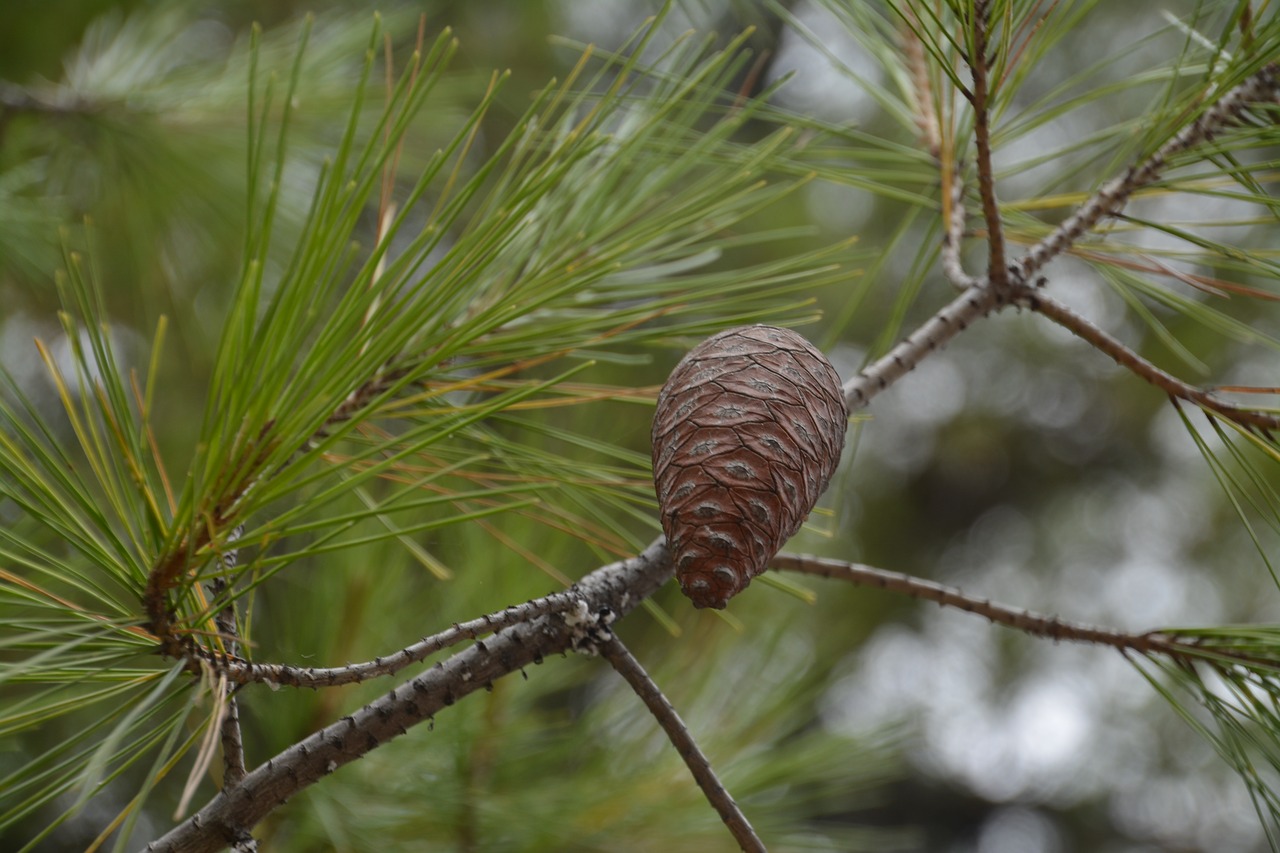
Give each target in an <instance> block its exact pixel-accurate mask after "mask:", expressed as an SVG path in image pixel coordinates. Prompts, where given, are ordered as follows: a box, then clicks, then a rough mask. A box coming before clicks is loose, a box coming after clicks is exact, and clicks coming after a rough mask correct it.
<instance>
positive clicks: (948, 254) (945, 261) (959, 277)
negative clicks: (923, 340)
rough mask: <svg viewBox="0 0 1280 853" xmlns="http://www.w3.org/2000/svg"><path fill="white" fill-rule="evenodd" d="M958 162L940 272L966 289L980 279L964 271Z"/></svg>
mask: <svg viewBox="0 0 1280 853" xmlns="http://www.w3.org/2000/svg"><path fill="white" fill-rule="evenodd" d="M960 172H961V169H960V164H959V163H956V164H954V172H953V174H952V175H951V199H950V204H949V205H948V206H947V233H946V236H945V237H943V239H942V274H943V275H944V276H946V278H947V281H949V282H951V284H952V285H954V286H955V287H956V289H957V290H967V289H969V288H970V287H975V286H977V285H978V284H980V283H981V282H980V280H979V279H976V278H974V277H973V276H971V275H969V274H968V273H966V272H965V271H964V264H963V263H962V262H961V260H960V249H961V246H962V245H963V242H964V220H965V209H964V178H962V177H961V176H960Z"/></svg>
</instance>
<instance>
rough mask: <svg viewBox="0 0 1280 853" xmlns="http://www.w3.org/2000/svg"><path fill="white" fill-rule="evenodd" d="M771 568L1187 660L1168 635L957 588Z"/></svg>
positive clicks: (1055, 635) (832, 565)
mask: <svg viewBox="0 0 1280 853" xmlns="http://www.w3.org/2000/svg"><path fill="white" fill-rule="evenodd" d="M772 565H773V568H775V569H786V570H787V571H792V572H800V573H802V574H808V575H820V576H822V577H826V578H834V579H836V580H843V581H849V582H850V583H854V584H857V585H858V586H872V587H876V588H877V589H884V590H888V591H890V592H896V593H899V594H901V595H906V596H910V597H911V598H915V599H919V600H921V601H931V602H933V603H935V604H938V605H940V606H943V607H955V608H958V609H960V610H963V611H964V612H966V613H973V614H975V615H978V616H982V617H985V618H986V619H988V620H990V621H991V622H994V623H996V624H998V625H1004V626H1006V627H1009V628H1013V629H1015V630H1018V631H1022V632H1023V633H1025V634H1031V635H1032V636H1036V637H1048V638H1049V639H1051V640H1054V641H1055V642H1057V641H1063V640H1065V641H1067V642H1075V643H1092V644H1095V645H1104V646H1111V647H1112V648H1116V649H1119V650H1120V651H1123V652H1137V653H1139V654H1144V655H1145V654H1151V653H1153V652H1162V653H1165V654H1170V655H1175V656H1183V655H1185V654H1186V650H1185V649H1184V648H1183V645H1184V644H1181V643H1178V642H1177V641H1175V640H1174V639H1173V638H1172V637H1169V636H1167V635H1165V634H1160V633H1144V634H1130V633H1126V632H1124V631H1118V630H1116V629H1114V628H1101V627H1097V626H1094V625H1085V624H1083V623H1079V622H1069V621H1067V620H1065V619H1061V618H1059V617H1057V616H1044V615H1041V614H1039V613H1033V612H1031V611H1029V610H1021V609H1018V608H1015V607H1007V606H1005V605H1003V604H996V603H995V602H992V601H990V600H988V599H985V598H978V597H976V596H972V595H969V594H967V593H965V592H963V591H962V590H960V589H957V588H956V587H951V586H943V585H942V584H939V583H934V582H933V581H929V580H924V579H923V578H917V577H912V576H911V575H904V574H901V573H899V572H890V571H886V570H885V569H877V568H874V567H872V566H864V565H861V564H859V563H849V562H845V561H844V560H833V559H829V558H827V557H815V556H812V555H810V554H778V555H777V556H775V557H774V558H773V563H772Z"/></svg>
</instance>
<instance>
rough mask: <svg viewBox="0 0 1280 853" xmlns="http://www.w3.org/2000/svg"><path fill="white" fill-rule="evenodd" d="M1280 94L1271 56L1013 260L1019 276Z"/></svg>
mask: <svg viewBox="0 0 1280 853" xmlns="http://www.w3.org/2000/svg"><path fill="white" fill-rule="evenodd" d="M1278 94H1280V63H1276V62H1272V63H1269V64H1267V65H1265V66H1263V67H1262V68H1261V69H1259V70H1258V71H1257V72H1256V73H1254V74H1253V75H1252V76H1251V77H1249V78H1248V79H1246V80H1245V81H1244V82H1243V83H1241V84H1239V85H1238V86H1236V87H1234V88H1232V89H1231V90H1229V91H1228V92H1227V93H1226V94H1225V95H1223V96H1222V97H1221V98H1220V99H1219V100H1218V102H1217V103H1216V104H1214V105H1213V106H1212V107H1210V108H1209V109H1207V110H1205V111H1204V113H1203V114H1201V116H1200V117H1199V118H1198V119H1196V120H1195V121H1193V122H1192V123H1191V124H1189V125H1187V126H1186V127H1184V128H1183V129H1182V131H1181V132H1179V133H1178V134H1177V135H1176V136H1174V138H1173V139H1171V140H1169V141H1168V142H1166V143H1165V144H1164V145H1163V146H1161V147H1160V149H1159V150H1158V151H1156V153H1154V154H1152V155H1151V156H1150V157H1148V158H1147V159H1146V160H1144V161H1143V162H1141V163H1139V164H1137V165H1135V166H1132V167H1130V168H1129V170H1128V171H1127V172H1125V173H1124V174H1123V175H1121V176H1120V177H1118V178H1114V179H1112V180H1111V181H1108V182H1107V183H1106V184H1103V186H1102V188H1101V189H1099V190H1098V191H1097V192H1096V193H1094V194H1093V196H1092V197H1091V198H1089V200H1088V201H1086V202H1085V203H1084V204H1082V205H1081V206H1080V207H1079V208H1078V209H1077V210H1076V211H1075V213H1073V214H1071V215H1070V216H1069V217H1067V219H1066V220H1065V221H1063V223H1062V224H1061V225H1059V226H1058V227H1057V228H1055V229H1054V230H1053V232H1052V233H1051V234H1049V236H1047V237H1045V238H1044V239H1043V240H1041V241H1040V242H1039V243H1037V244H1036V245H1035V246H1033V247H1032V248H1031V249H1030V250H1029V251H1028V252H1027V253H1026V254H1025V255H1023V256H1022V257H1021V258H1020V259H1019V260H1018V261H1017V262H1016V263H1015V264H1014V265H1013V267H1014V272H1015V277H1016V278H1017V279H1018V280H1020V281H1024V282H1025V281H1027V280H1028V279H1030V278H1031V277H1032V276H1034V275H1035V274H1036V273H1037V272H1039V271H1040V269H1041V268H1043V267H1044V265H1045V264H1047V263H1048V262H1049V261H1051V260H1053V259H1054V258H1055V257H1057V256H1058V255H1060V254H1062V253H1063V252H1064V251H1066V250H1067V249H1069V248H1070V247H1071V246H1072V245H1074V244H1075V242H1076V241H1077V240H1079V239H1080V237H1082V236H1083V235H1084V233H1085V232H1086V231H1089V230H1090V229H1091V228H1093V227H1094V226H1095V225H1097V224H1098V223H1099V222H1101V221H1102V220H1103V219H1104V218H1106V217H1108V216H1114V215H1116V214H1117V213H1119V212H1120V211H1121V210H1122V209H1123V208H1124V206H1125V204H1126V203H1127V202H1128V200H1129V198H1130V197H1131V196H1132V195H1133V193H1134V192H1135V191H1137V190H1138V189H1141V188H1142V187H1144V186H1147V185H1148V184H1151V183H1153V182H1154V181H1155V180H1156V179H1157V178H1159V177H1160V174H1161V172H1163V171H1164V169H1165V167H1166V166H1167V165H1168V162H1169V158H1170V157H1173V156H1174V155H1175V154H1179V153H1181V152H1183V151H1186V150H1187V149H1189V148H1192V147H1194V146H1196V145H1198V144H1200V143H1201V142H1204V141H1206V140H1210V139H1212V138H1213V136H1214V134H1215V133H1217V131H1218V130H1220V129H1222V128H1223V127H1225V126H1227V125H1228V124H1230V123H1231V122H1232V121H1234V120H1235V119H1236V118H1238V117H1239V116H1240V114H1241V113H1242V112H1243V111H1244V109H1245V108H1246V107H1247V106H1248V105H1249V104H1251V103H1257V102H1261V101H1275V100H1276V98H1277V95H1278Z"/></svg>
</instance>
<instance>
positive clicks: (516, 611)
mask: <svg viewBox="0 0 1280 853" xmlns="http://www.w3.org/2000/svg"><path fill="white" fill-rule="evenodd" d="M581 602H582V598H581V597H580V596H578V595H576V594H574V593H573V592H572V591H568V592H557V593H552V594H551V595H547V596H544V597H542V598H537V599H534V600H532V601H528V602H525V603H524V604H513V605H511V606H510V607H507V608H506V609H504V610H499V611H497V612H496V613H489V614H486V615H484V616H481V617H479V618H476V619H472V620H470V621H467V622H455V623H454V624H453V626H452V627H450V628H447V629H445V630H444V631H440V632H438V633H436V634H432V635H431V636H429V637H423V638H422V639H421V640H419V641H418V642H416V643H413V644H412V645H409V646H406V647H404V648H403V649H401V650H399V651H397V652H394V653H392V654H390V655H387V656H385V657H378V658H374V659H373V660H371V661H365V662H363V663H353V664H348V665H346V666H335V667H301V666H293V665H291V664H283V663H261V662H258V661H251V660H245V659H244V658H241V657H231V656H227V655H221V654H218V653H217V652H214V651H209V650H206V649H202V648H197V649H196V650H195V651H193V652H192V654H193V655H194V656H196V657H198V658H199V659H201V660H204V661H206V662H208V664H209V666H210V667H211V668H212V669H213V671H214V672H216V673H218V674H220V675H225V676H226V677H227V680H228V681H230V682H232V683H235V684H252V683H255V682H256V683H262V684H269V685H271V686H272V687H280V686H285V687H308V688H311V689H313V690H314V689H318V688H321V687H337V686H339V685H343V684H356V683H359V682H362V681H368V680H370V679H373V678H379V677H382V676H387V675H394V674H395V673H397V672H399V671H400V670H402V669H404V668H405V667H407V666H409V665H411V664H415V663H419V662H421V661H423V660H426V659H427V658H428V657H430V656H431V655H433V654H435V653H436V652H438V651H440V650H442V649H446V648H448V647H449V646H454V645H457V644H458V643H461V642H464V641H466V640H478V639H480V638H481V637H484V636H487V635H489V634H494V633H497V632H498V631H501V630H502V629H504V628H509V627H510V626H512V625H516V624H519V623H521V622H532V621H533V620H534V619H537V618H539V617H541V616H546V615H547V614H550V613H556V612H559V611H565V610H569V609H570V608H575V607H577V606H578V605H579V604H580V603H581Z"/></svg>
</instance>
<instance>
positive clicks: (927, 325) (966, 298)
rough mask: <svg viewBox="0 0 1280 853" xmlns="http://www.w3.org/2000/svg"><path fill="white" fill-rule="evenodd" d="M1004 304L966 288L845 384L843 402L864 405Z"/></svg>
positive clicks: (986, 293)
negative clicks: (976, 321) (974, 323)
mask: <svg viewBox="0 0 1280 853" xmlns="http://www.w3.org/2000/svg"><path fill="white" fill-rule="evenodd" d="M1004 304H1005V301H1004V298H1003V297H1001V296H1000V295H998V294H997V293H996V292H995V291H994V290H993V289H991V288H989V287H981V286H974V287H970V288H968V289H966V290H965V291H964V292H963V293H961V294H960V295H959V296H957V297H956V298H955V299H953V300H952V301H951V302H949V303H947V304H946V305H945V306H943V308H942V309H941V310H940V311H938V313H936V314H934V315H933V316H932V317H930V318H929V319H928V320H926V321H925V322H924V324H922V325H921V326H920V327H919V328H917V329H916V330H915V331H914V332H912V333H911V334H910V335H908V336H907V337H906V338H904V339H903V340H902V341H901V342H900V343H898V344H896V345H895V346H894V347H893V348H892V349H890V350H889V351H888V352H887V353H885V354H884V355H883V356H881V357H880V358H878V359H877V360H876V361H874V362H872V363H871V364H869V365H867V366H866V367H864V368H863V369H862V370H860V371H858V372H857V373H855V374H854V375H853V376H850V377H849V378H848V379H847V380H846V381H845V383H844V399H845V402H846V403H848V405H849V410H850V411H853V410H855V409H858V408H861V407H863V406H865V405H866V404H867V403H868V402H870V400H871V398H872V397H874V396H876V395H877V394H879V393H880V392H881V391H883V390H885V389H886V388H888V387H889V386H890V385H892V384H893V383H894V382H896V381H898V380H899V379H901V378H902V377H903V376H905V375H906V374H908V373H910V372H911V371H912V370H914V369H915V366H916V365H917V364H919V363H920V362H921V361H923V360H924V359H925V358H927V357H928V356H929V355H930V354H931V353H933V352H935V351H937V350H939V349H941V348H942V347H944V346H946V344H947V342H948V341H950V340H951V339H952V338H954V337H955V336H956V335H958V334H960V333H961V332H963V331H964V330H965V329H967V328H968V327H969V325H970V324H972V323H973V322H974V321H975V320H980V319H982V318H983V317H985V316H987V315H988V314H990V313H991V312H992V311H995V310H996V309H998V308H1000V307H1003V305H1004Z"/></svg>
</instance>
